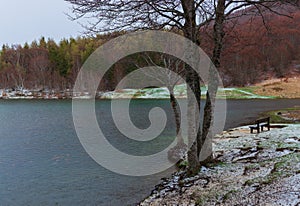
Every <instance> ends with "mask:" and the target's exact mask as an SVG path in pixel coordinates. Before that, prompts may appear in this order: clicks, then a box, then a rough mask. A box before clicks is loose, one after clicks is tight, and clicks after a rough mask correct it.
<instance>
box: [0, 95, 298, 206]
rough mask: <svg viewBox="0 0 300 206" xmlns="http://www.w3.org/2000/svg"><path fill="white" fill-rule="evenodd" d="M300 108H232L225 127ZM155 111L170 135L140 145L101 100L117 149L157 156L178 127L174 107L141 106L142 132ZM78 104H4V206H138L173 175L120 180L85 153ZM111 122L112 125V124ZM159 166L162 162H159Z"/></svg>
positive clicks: (281, 104)
mask: <svg viewBox="0 0 300 206" xmlns="http://www.w3.org/2000/svg"><path fill="white" fill-rule="evenodd" d="M295 105H300V100H299V99H298V100H230V101H227V107H228V109H227V120H226V125H225V128H226V129H228V128H231V127H236V126H238V125H240V124H242V123H246V122H249V121H252V120H253V119H255V118H256V117H257V115H258V114H259V113H260V112H262V111H269V110H274V109H281V108H285V107H291V106H295ZM153 106H159V107H162V108H164V109H165V110H166V111H167V113H168V114H169V119H170V121H168V123H167V126H166V129H165V130H164V131H163V133H162V134H161V136H160V137H159V138H157V139H155V140H153V141H151V142H150V143H142V144H137V143H136V142H133V141H130V140H129V139H127V138H126V137H124V136H123V135H122V134H120V133H119V132H118V130H117V129H116V128H115V126H114V124H113V120H112V118H111V115H110V102H109V101H97V102H96V112H97V117H98V122H99V125H100V127H101V128H104V131H105V135H106V137H107V138H108V139H109V141H110V142H111V144H113V145H114V146H115V147H116V148H118V149H119V150H122V151H124V152H128V153H131V154H138V155H144V154H151V153H155V152H157V151H160V150H161V149H163V148H164V147H165V146H167V145H168V144H169V143H170V142H171V141H172V140H173V139H172V138H171V137H172V136H174V129H173V128H174V122H173V120H172V113H171V110H170V107H169V102H168V101H167V100H159V101H157V100H156V101H154V100H143V101H141V100H136V101H133V103H132V105H131V115H132V116H131V117H132V121H133V122H134V123H135V124H136V126H137V127H140V128H147V127H148V126H149V125H150V122H149V120H148V118H147V117H148V112H149V110H150V109H151V108H152V107H153ZM71 112H72V103H71V101H37V100H32V101H21V100H20V101H19V100H18V101H9V100H6V101H0V205H1V206H2V205H134V204H135V203H137V202H139V201H140V200H142V199H143V198H144V197H146V196H147V195H148V194H149V193H150V191H151V190H152V189H153V187H154V185H155V184H158V183H159V180H160V178H161V177H164V176H168V175H170V174H171V172H173V171H174V169H173V168H171V169H170V170H168V171H165V172H162V173H160V174H157V175H152V176H147V177H128V176H122V175H118V174H115V173H113V172H110V171H108V170H106V169H105V168H103V167H101V166H100V165H98V164H97V163H95V162H94V161H93V160H92V159H91V158H90V157H89V156H88V155H87V153H86V152H85V151H84V149H83V148H82V146H81V144H80V142H79V139H78V138H77V136H76V133H75V130H74V125H73V121H72V113H71ZM104 120H105V121H104ZM153 164H155V163H153Z"/></svg>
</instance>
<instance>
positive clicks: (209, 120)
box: [198, 0, 225, 163]
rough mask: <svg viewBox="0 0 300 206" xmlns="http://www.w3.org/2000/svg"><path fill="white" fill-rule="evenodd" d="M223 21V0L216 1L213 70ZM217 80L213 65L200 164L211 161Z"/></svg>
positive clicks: (218, 54)
mask: <svg viewBox="0 0 300 206" xmlns="http://www.w3.org/2000/svg"><path fill="white" fill-rule="evenodd" d="M224 21H225V0H218V5H217V8H216V19H215V22H214V34H213V36H214V51H213V56H212V63H213V64H214V66H215V68H216V69H218V68H220V59H221V51H222V47H223V38H224V28H223V27H224V26H223V24H224ZM218 84H219V79H218V75H217V71H216V70H215V69H214V68H213V65H212V66H211V67H210V70H209V84H208V91H207V94H206V103H205V107H204V117H203V127H202V138H201V140H200V141H201V143H200V144H199V145H198V155H200V161H201V162H202V163H207V162H210V161H211V160H212V159H213V156H212V138H213V135H214V134H213V131H212V127H211V126H212V125H213V123H214V119H213V116H214V107H215V99H216V93H217V90H218ZM204 144H205V146H206V147H205V149H204V150H202V151H201V148H200V147H199V146H200V145H204Z"/></svg>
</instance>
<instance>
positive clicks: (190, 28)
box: [181, 0, 201, 175]
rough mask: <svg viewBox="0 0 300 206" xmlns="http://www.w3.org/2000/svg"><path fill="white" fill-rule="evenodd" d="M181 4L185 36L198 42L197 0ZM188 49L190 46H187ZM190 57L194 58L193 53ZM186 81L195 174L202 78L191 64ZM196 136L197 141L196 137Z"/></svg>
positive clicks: (190, 158) (191, 169)
mask: <svg viewBox="0 0 300 206" xmlns="http://www.w3.org/2000/svg"><path fill="white" fill-rule="evenodd" d="M181 4H182V7H183V10H184V15H185V16H184V18H185V24H184V28H183V32H184V36H185V37H186V38H188V39H190V40H191V41H192V42H194V43H197V39H198V38H197V34H198V31H197V26H196V12H195V5H194V4H195V2H194V1H193V0H181ZM186 49H187V51H188V48H186ZM187 55H189V56H188V58H192V59H193V54H187ZM185 68H186V83H187V86H188V87H189V88H190V89H187V101H188V111H187V119H188V140H189V142H188V148H189V150H188V164H189V166H188V174H189V175H194V174H197V173H198V172H199V168H200V162H199V158H198V154H197V148H198V146H197V145H198V142H199V141H198V138H200V137H201V131H200V98H201V90H200V78H199V76H198V73H197V72H196V71H194V69H193V68H191V67H190V66H189V65H186V67H185ZM195 136H196V141H195V139H194V137H195Z"/></svg>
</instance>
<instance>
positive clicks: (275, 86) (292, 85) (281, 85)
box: [254, 76, 300, 98]
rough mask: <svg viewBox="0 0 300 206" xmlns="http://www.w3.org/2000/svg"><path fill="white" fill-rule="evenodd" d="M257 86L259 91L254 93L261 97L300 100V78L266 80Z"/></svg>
mask: <svg viewBox="0 0 300 206" xmlns="http://www.w3.org/2000/svg"><path fill="white" fill-rule="evenodd" d="M255 86H258V89H256V90H255V91H254V92H255V93H256V94H259V95H267V96H276V97H280V98H300V76H295V77H291V78H281V79H271V80H266V81H264V82H262V83H259V84H256V85H255Z"/></svg>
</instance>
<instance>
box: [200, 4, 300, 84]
mask: <svg viewBox="0 0 300 206" xmlns="http://www.w3.org/2000/svg"><path fill="white" fill-rule="evenodd" d="M259 9H260V12H257V8H254V7H248V8H246V9H244V10H239V11H238V12H236V13H234V14H232V15H231V16H230V17H229V19H228V20H227V21H226V26H225V31H226V36H225V42H224V49H223V53H222V54H223V55H222V59H221V64H222V68H221V71H220V73H221V75H222V77H223V80H224V84H225V85H227V86H229V85H230V86H244V85H251V84H254V83H257V82H260V81H262V80H266V79H270V78H278V77H279V78H281V77H285V76H294V75H297V74H299V73H300V9H299V7H296V6H292V5H287V4H281V3H276V4H272V7H271V9H267V8H265V7H259ZM262 15H263V17H262ZM201 46H202V48H203V49H204V50H205V51H206V52H208V53H209V52H210V51H212V46H213V41H212V30H211V29H208V30H206V31H205V32H204V34H203V38H202V43H201Z"/></svg>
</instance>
